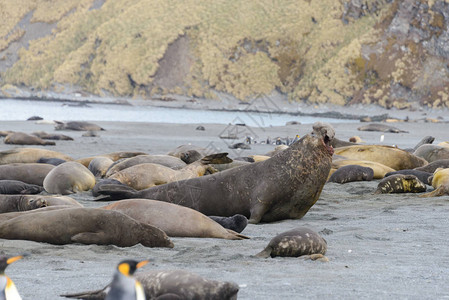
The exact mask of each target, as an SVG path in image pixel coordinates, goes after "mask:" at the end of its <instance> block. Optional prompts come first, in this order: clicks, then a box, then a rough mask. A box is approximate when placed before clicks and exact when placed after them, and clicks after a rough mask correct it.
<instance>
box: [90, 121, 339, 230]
mask: <svg viewBox="0 0 449 300" xmlns="http://www.w3.org/2000/svg"><path fill="white" fill-rule="evenodd" d="M334 135H335V132H334V129H333V128H332V127H331V126H330V125H328V124H323V123H321V122H317V123H315V124H314V125H313V134H312V135H305V136H303V137H302V138H301V139H300V140H298V141H297V142H295V143H293V144H292V145H291V146H290V147H289V148H288V149H286V150H284V151H282V152H279V153H278V154H276V155H274V156H273V157H272V158H270V159H267V160H265V161H261V162H258V163H249V165H245V166H241V167H236V168H232V169H229V170H226V171H222V172H218V173H214V174H211V175H208V176H201V177H197V178H193V179H188V180H182V181H177V182H172V183H168V184H164V185H160V186H155V187H152V188H149V189H145V190H142V191H131V190H130V189H129V188H128V189H124V188H123V187H122V186H114V185H104V186H102V187H101V188H100V191H99V192H100V193H101V194H102V195H105V196H103V197H104V199H97V200H105V199H111V198H112V199H114V198H115V199H125V198H146V199H154V200H161V201H165V202H171V203H175V204H180V205H182V206H186V207H190V208H193V209H195V210H197V211H200V212H202V213H203V214H205V215H217V216H225V217H226V216H233V215H235V214H242V215H244V216H246V217H249V218H250V219H249V222H250V223H259V222H274V221H279V220H283V219H299V218H301V217H303V216H304V215H305V214H306V213H307V211H308V210H309V209H310V208H311V207H312V206H313V205H314V204H315V202H316V201H317V200H318V198H319V196H320V194H321V191H322V189H323V186H324V184H325V182H326V180H327V175H328V174H329V170H330V168H331V161H332V154H333V149H332V147H331V146H330V145H329V143H330V141H331V140H332V138H333V137H334Z"/></svg>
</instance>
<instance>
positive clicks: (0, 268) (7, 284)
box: [0, 254, 26, 300]
mask: <svg viewBox="0 0 449 300" xmlns="http://www.w3.org/2000/svg"><path fill="white" fill-rule="evenodd" d="M25 256H26V255H25V254H22V255H18V256H1V257H0V299H5V300H21V299H22V298H21V297H20V295H19V292H18V291H17V288H16V285H15V284H14V282H13V281H12V280H11V278H9V277H8V276H6V275H5V269H6V268H7V267H8V265H10V264H12V263H13V262H15V261H18V260H19V259H22V258H23V257H25Z"/></svg>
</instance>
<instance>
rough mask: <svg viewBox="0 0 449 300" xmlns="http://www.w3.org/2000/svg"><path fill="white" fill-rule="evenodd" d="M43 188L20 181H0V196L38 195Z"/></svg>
mask: <svg viewBox="0 0 449 300" xmlns="http://www.w3.org/2000/svg"><path fill="white" fill-rule="evenodd" d="M43 190H44V188H43V187H42V186H39V185H36V184H28V183H25V182H23V181H20V180H0V194H8V195H14V194H31V195H32V194H39V193H40V192H42V191H43Z"/></svg>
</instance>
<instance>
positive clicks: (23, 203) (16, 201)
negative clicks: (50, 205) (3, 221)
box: [0, 195, 47, 214]
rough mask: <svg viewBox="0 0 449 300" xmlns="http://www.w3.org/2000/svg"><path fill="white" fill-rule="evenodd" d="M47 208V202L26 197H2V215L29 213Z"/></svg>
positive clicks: (0, 211) (0, 198)
mask: <svg viewBox="0 0 449 300" xmlns="http://www.w3.org/2000/svg"><path fill="white" fill-rule="evenodd" d="M45 206H47V202H46V201H45V200H41V199H34V198H32V197H29V196H26V195H0V214H3V213H8V212H17V211H27V210H33V209H38V208H40V207H45Z"/></svg>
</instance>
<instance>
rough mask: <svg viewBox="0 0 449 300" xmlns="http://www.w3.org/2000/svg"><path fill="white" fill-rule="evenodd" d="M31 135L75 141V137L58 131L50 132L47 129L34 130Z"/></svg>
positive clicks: (46, 138)
mask: <svg viewBox="0 0 449 300" xmlns="http://www.w3.org/2000/svg"><path fill="white" fill-rule="evenodd" d="M31 135H34V136H37V137H39V138H41V139H43V140H58V141H73V138H72V137H70V136H68V135H64V134H56V133H51V134H50V133H47V132H45V131H36V132H33V133H32V134H31Z"/></svg>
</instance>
